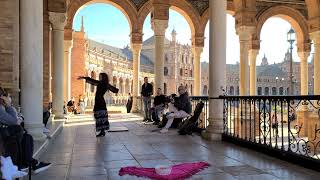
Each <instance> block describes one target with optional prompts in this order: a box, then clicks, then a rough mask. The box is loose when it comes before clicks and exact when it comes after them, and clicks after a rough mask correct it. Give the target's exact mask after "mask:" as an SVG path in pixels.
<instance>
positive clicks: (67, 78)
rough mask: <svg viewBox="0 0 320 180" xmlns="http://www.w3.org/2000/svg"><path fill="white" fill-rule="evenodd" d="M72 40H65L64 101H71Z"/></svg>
mask: <svg viewBox="0 0 320 180" xmlns="http://www.w3.org/2000/svg"><path fill="white" fill-rule="evenodd" d="M72 45H73V42H72V40H64V81H63V84H64V100H65V101H66V102H68V101H69V99H71V48H72Z"/></svg>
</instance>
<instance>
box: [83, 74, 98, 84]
mask: <svg viewBox="0 0 320 180" xmlns="http://www.w3.org/2000/svg"><path fill="white" fill-rule="evenodd" d="M80 79H84V80H86V83H89V84H91V85H94V86H97V85H98V83H99V81H98V80H95V79H92V78H90V77H85V76H79V77H78V80H80Z"/></svg>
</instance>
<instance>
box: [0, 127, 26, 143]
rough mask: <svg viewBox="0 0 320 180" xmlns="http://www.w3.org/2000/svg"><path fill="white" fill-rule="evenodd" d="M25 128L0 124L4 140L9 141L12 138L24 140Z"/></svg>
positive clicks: (0, 132) (0, 133) (0, 131)
mask: <svg viewBox="0 0 320 180" xmlns="http://www.w3.org/2000/svg"><path fill="white" fill-rule="evenodd" d="M23 133H24V132H23V128H22V127H21V126H20V125H10V126H8V125H6V124H3V123H0V135H1V138H2V140H4V141H5V140H7V139H9V138H12V137H17V138H22V136H23Z"/></svg>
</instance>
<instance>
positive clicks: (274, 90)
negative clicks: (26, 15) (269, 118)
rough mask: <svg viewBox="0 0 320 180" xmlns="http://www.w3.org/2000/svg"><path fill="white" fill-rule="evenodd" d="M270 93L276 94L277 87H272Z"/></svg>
mask: <svg viewBox="0 0 320 180" xmlns="http://www.w3.org/2000/svg"><path fill="white" fill-rule="evenodd" d="M272 95H277V88H276V87H272Z"/></svg>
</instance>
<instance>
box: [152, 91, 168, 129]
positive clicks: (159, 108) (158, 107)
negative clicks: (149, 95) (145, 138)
mask: <svg viewBox="0 0 320 180" xmlns="http://www.w3.org/2000/svg"><path fill="white" fill-rule="evenodd" d="M165 103H166V96H165V95H163V94H162V92H161V88H158V90H157V95H156V96H155V97H154V101H153V107H152V108H151V115H152V119H153V121H154V123H153V124H155V125H158V124H159V122H160V118H159V116H160V113H161V112H163V110H164V108H165Z"/></svg>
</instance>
